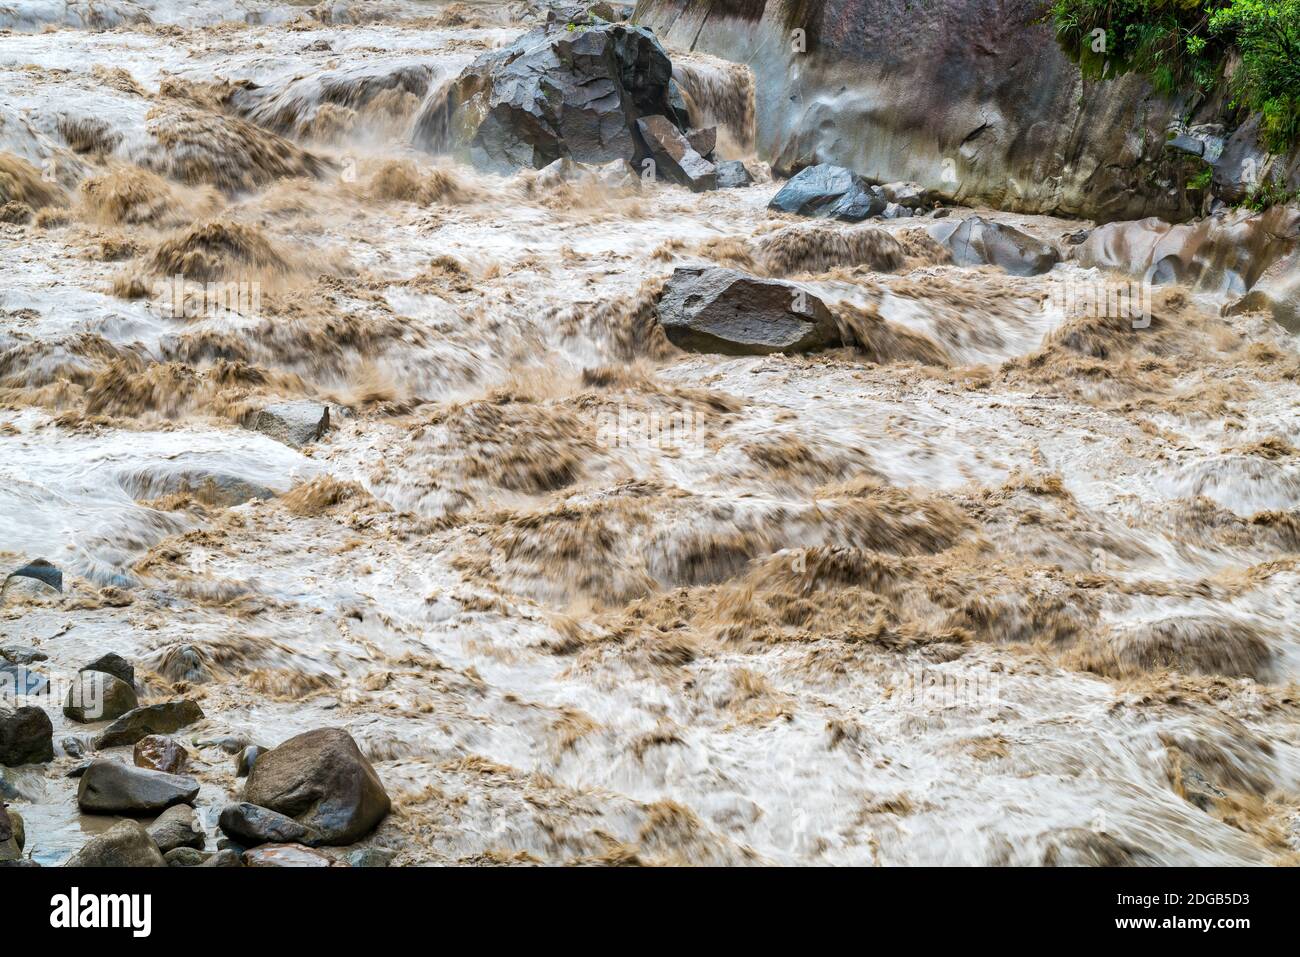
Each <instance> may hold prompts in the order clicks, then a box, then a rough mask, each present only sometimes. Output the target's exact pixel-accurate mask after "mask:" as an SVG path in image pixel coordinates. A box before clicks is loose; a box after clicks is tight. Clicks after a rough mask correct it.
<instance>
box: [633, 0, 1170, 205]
mask: <svg viewBox="0 0 1300 957" xmlns="http://www.w3.org/2000/svg"><path fill="white" fill-rule="evenodd" d="M1041 8H1042V4H1041V3H1040V2H1039V0H1010V2H1007V0H940V2H935V3H927V4H920V5H917V4H910V5H909V4H903V3H901V2H899V0H816V2H810V3H800V4H776V3H767V4H763V3H747V2H736V0H727V2H723V0H705V2H700V0H645V2H643V3H641V4H640V5H639V8H638V15H637V20H638V22H639V23H642V24H644V25H646V26H647V27H649V28H651V29H653V30H654V31H655V32H656V33H657V34H658V35H659V36H660V37H662V38H663V39H664V41H665V42H666V43H669V44H670V45H672V46H674V47H676V46H681V47H683V48H687V49H691V50H694V51H698V52H703V53H708V54H712V55H715V56H720V57H725V58H726V59H728V60H732V61H734V62H737V63H747V64H749V65H750V66H751V68H752V69H753V70H754V74H755V92H756V98H757V107H758V109H757V118H758V128H757V131H756V132H757V146H758V150H759V153H760V155H762V156H763V157H764V158H765V159H768V160H770V161H771V162H772V165H773V168H774V169H775V170H776V171H777V172H778V173H788V172H789V171H793V170H796V169H799V168H800V167H802V166H807V165H810V164H816V163H834V164H838V165H842V166H844V167H847V168H849V169H852V170H855V171H856V172H858V173H860V174H861V175H863V176H866V177H868V178H869V179H871V180H874V181H877V182H890V181H894V180H910V181H914V182H916V183H919V184H921V185H922V186H924V187H928V188H930V189H933V190H936V191H938V192H939V193H941V194H943V195H944V196H947V197H950V198H952V199H955V200H958V201H960V202H963V203H966V204H970V205H979V204H987V205H992V206H996V207H1001V208H1008V209H1014V210H1019V211H1025V212H1057V213H1064V214H1069V215H1080V216H1085V217H1087V218H1090V219H1097V220H1100V221H1110V220H1117V219H1134V218H1139V217H1142V216H1149V215H1158V216H1161V217H1163V218H1166V219H1173V220H1182V219H1186V218H1188V217H1189V216H1191V215H1192V214H1193V212H1194V210H1193V208H1192V206H1191V205H1190V202H1189V199H1188V197H1187V195H1186V192H1185V191H1184V190H1183V189H1181V188H1179V186H1180V176H1182V175H1184V174H1183V173H1182V172H1181V168H1182V164H1185V163H1187V162H1189V161H1188V159H1187V158H1186V157H1185V156H1183V155H1180V154H1177V153H1174V152H1170V151H1166V150H1165V149H1164V144H1165V141H1166V138H1167V137H1166V132H1165V131H1166V129H1167V127H1168V126H1169V125H1170V123H1171V121H1173V120H1175V119H1177V118H1178V117H1179V115H1180V114H1181V112H1182V111H1181V109H1180V104H1179V103H1177V102H1176V101H1174V100H1171V99H1168V98H1165V97H1160V96H1157V95H1155V94H1154V93H1153V92H1152V90H1151V88H1150V86H1149V84H1148V83H1147V82H1146V81H1144V80H1143V79H1142V78H1140V77H1138V76H1134V75H1129V76H1125V77H1121V78H1119V79H1116V80H1113V81H1108V82H1106V83H1101V84H1091V83H1090V84H1086V85H1085V84H1084V83H1083V82H1082V80H1081V79H1080V75H1079V69H1078V67H1077V66H1076V65H1075V64H1074V63H1072V62H1071V61H1070V60H1069V59H1068V58H1067V57H1066V56H1065V55H1064V53H1062V52H1061V50H1060V48H1059V47H1058V45H1057V43H1056V39H1055V37H1054V35H1053V32H1052V29H1051V26H1050V25H1048V24H1045V23H1043V22H1042V9H1041ZM900 24H905V28H900ZM796 29H798V30H802V31H803V35H802V43H800V42H797V38H796V37H795V36H794V35H793V33H792V31H794V30H796Z"/></svg>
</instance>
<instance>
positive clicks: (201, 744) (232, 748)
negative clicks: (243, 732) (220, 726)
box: [194, 735, 252, 754]
mask: <svg viewBox="0 0 1300 957" xmlns="http://www.w3.org/2000/svg"><path fill="white" fill-rule="evenodd" d="M251 743H252V742H250V741H249V740H248V739H247V738H240V737H236V736H235V735H229V736H227V737H224V738H204V739H203V740H199V739H198V738H195V739H194V746H195V747H196V748H220V749H221V750H222V751H225V752H226V754H238V753H239V752H240V751H242V750H244V748H247V747H249V746H250V744H251Z"/></svg>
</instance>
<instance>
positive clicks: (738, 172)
mask: <svg viewBox="0 0 1300 957" xmlns="http://www.w3.org/2000/svg"><path fill="white" fill-rule="evenodd" d="M753 182H754V177H753V176H751V175H749V169H748V167H746V166H745V164H744V163H742V162H741V161H740V160H727V161H726V162H724V163H719V164H718V189H738V188H740V187H743V186H749V185H751V184H752V183H753Z"/></svg>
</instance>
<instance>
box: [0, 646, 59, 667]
mask: <svg viewBox="0 0 1300 957" xmlns="http://www.w3.org/2000/svg"><path fill="white" fill-rule="evenodd" d="M49 659H50V656H49V655H47V654H46V653H45V652H43V651H37V650H36V649H35V648H28V647H26V646H24V645H5V646H3V647H0V661H5V662H8V663H9V664H11V665H31V664H35V663H36V662H38V661H49Z"/></svg>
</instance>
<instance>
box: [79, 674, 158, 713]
mask: <svg viewBox="0 0 1300 957" xmlns="http://www.w3.org/2000/svg"><path fill="white" fill-rule="evenodd" d="M139 706H140V701H139V699H138V698H137V697H136V694H135V689H134V688H132V687H131V686H130V685H129V684H127V683H126V682H125V681H122V680H121V679H120V678H116V677H114V676H113V675H111V674H107V673H105V672H102V671H82V672H81V673H80V674H78V675H77V680H76V682H75V683H74V684H73V686H72V687H71V688H69V689H68V696H67V699H66V700H65V701H64V703H63V714H64V716H65V717H67V718H69V719H70V720H72V721H80V722H87V721H113V720H115V719H117V718H120V717H121V716H122V715H124V714H126V713H127V712H128V711H131V710H132V709H133V708H137V707H139Z"/></svg>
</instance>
